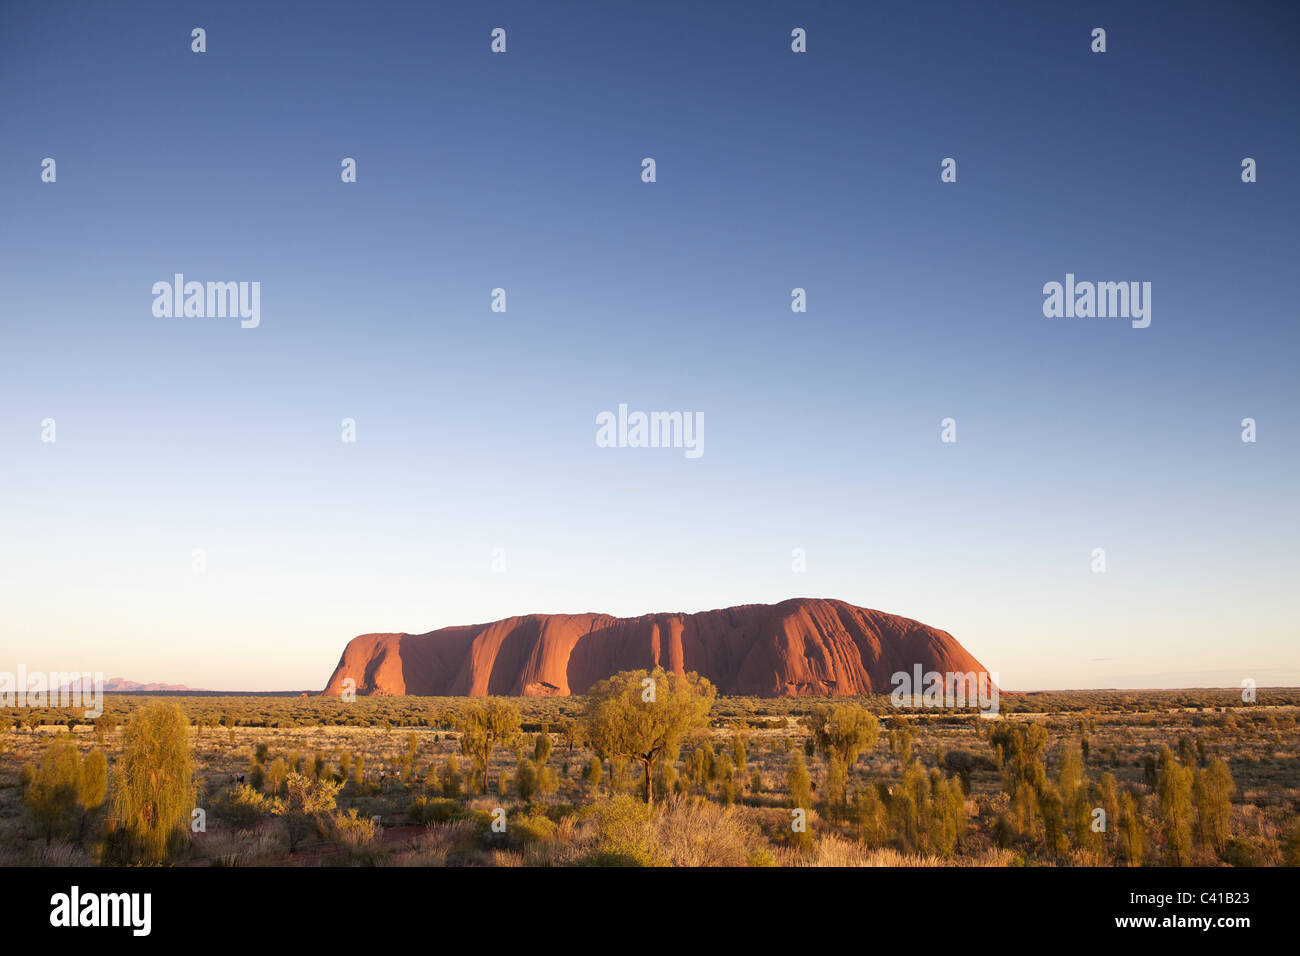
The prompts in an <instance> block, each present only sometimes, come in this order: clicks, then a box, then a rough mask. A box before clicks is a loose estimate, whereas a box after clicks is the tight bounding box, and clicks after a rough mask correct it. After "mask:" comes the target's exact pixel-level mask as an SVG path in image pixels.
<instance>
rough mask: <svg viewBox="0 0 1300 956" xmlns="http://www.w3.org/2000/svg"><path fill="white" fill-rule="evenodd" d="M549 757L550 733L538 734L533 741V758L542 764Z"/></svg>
mask: <svg viewBox="0 0 1300 956" xmlns="http://www.w3.org/2000/svg"><path fill="white" fill-rule="evenodd" d="M550 759H551V735H550V734H538V735H537V739H536V740H535V741H533V760H535V761H536V762H537V763H539V764H542V763H546V761H548V760H550Z"/></svg>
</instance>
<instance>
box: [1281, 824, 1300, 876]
mask: <svg viewBox="0 0 1300 956" xmlns="http://www.w3.org/2000/svg"><path fill="white" fill-rule="evenodd" d="M1282 864H1283V865H1284V866H1300V817H1296V818H1295V819H1293V820H1292V821H1291V825H1290V826H1289V827H1287V829H1286V833H1285V834H1284V835H1283V837H1282Z"/></svg>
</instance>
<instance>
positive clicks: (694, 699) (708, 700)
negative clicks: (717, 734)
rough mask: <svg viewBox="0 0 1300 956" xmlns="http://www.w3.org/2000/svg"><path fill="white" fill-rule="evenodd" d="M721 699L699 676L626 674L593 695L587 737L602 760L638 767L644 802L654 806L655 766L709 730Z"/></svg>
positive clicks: (660, 670) (658, 670) (661, 671)
mask: <svg viewBox="0 0 1300 956" xmlns="http://www.w3.org/2000/svg"><path fill="white" fill-rule="evenodd" d="M716 694H717V690H716V689H715V688H714V686H713V685H712V684H710V683H709V682H708V681H707V680H705V679H704V678H703V677H701V676H700V675H699V674H695V673H690V674H670V673H668V672H667V671H665V670H664V669H663V668H662V667H656V668H655V669H654V670H653V671H644V670H640V671H624V672H622V673H620V674H615V675H614V676H613V677H610V678H607V679H605V680H603V681H601V682H600V683H598V684H596V686H595V687H593V688H592V689H591V690H590V692H589V693H588V696H587V707H586V711H585V713H584V715H583V736H584V738H585V739H586V740H587V741H588V743H590V745H591V746H592V748H593V749H594V750H595V751H596V753H597V755H599V756H602V757H611V756H612V757H625V758H629V759H632V760H636V761H639V762H640V763H641V766H642V769H643V770H644V772H645V800H646V803H653V802H654V783H653V776H652V774H653V770H654V765H655V761H656V760H658V759H659V758H660V757H661V756H663V754H664V752H665V751H668V750H676V748H677V747H679V746H680V745H681V742H682V740H683V739H685V738H686V737H687V736H689V735H691V734H693V733H695V732H697V731H699V730H701V729H702V728H703V727H705V726H706V724H707V723H708V719H709V709H710V708H711V707H712V706H713V698H714V697H715V696H716Z"/></svg>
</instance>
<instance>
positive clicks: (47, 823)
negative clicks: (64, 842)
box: [23, 734, 81, 846]
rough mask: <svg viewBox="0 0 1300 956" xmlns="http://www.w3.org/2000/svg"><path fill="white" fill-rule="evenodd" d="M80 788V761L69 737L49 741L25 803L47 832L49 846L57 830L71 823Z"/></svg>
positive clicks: (29, 786) (24, 797)
mask: <svg viewBox="0 0 1300 956" xmlns="http://www.w3.org/2000/svg"><path fill="white" fill-rule="evenodd" d="M80 785H81V760H80V758H79V757H78V756H77V745H76V744H74V743H73V742H72V739H71V736H70V735H62V734H61V735H59V736H58V737H55V738H54V739H53V740H52V741H50V743H49V745H48V746H47V747H46V748H45V753H44V754H43V755H42V756H41V762H40V764H38V765H37V766H36V772H35V774H34V776H33V779H32V781H31V783H30V784H29V785H28V787H27V789H26V792H25V793H24V794H23V801H24V803H26V805H27V810H28V812H29V813H31V815H32V817H33V818H34V819H35V820H36V822H37V824H39V825H40V827H41V828H42V829H43V830H44V831H45V843H46V845H47V846H48V845H49V843H50V841H51V840H53V839H54V831H55V830H56V829H58V828H61V827H62V826H63V825H65V824H67V823H69V822H70V821H71V818H72V814H73V811H74V809H75V808H76V805H77V792H78V790H79V788H80Z"/></svg>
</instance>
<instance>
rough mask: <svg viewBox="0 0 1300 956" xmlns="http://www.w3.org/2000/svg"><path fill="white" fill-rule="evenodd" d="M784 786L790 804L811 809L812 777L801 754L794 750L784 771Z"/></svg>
mask: <svg viewBox="0 0 1300 956" xmlns="http://www.w3.org/2000/svg"><path fill="white" fill-rule="evenodd" d="M785 787H786V790H787V791H788V792H789V794H790V806H791V807H797V808H802V809H803V810H811V809H812V777H810V776H809V775H808V765H807V764H806V763H804V759H803V754H801V753H799V751H797V750H796V751H795V752H794V756H793V757H791V758H790V768H789V770H787V771H786V778H785Z"/></svg>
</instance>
